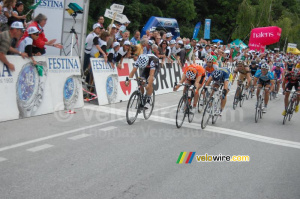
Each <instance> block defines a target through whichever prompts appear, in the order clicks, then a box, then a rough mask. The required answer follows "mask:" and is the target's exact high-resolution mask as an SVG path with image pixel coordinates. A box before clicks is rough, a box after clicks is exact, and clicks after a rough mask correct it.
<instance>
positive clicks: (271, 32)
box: [249, 26, 281, 46]
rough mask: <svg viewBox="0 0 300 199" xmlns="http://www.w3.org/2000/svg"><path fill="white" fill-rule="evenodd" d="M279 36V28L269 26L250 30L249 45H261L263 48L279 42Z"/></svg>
mask: <svg viewBox="0 0 300 199" xmlns="http://www.w3.org/2000/svg"><path fill="white" fill-rule="evenodd" d="M280 36H281V28H279V27H277V26H269V27H262V28H254V29H252V30H251V35H250V41H251V42H250V41H249V44H250V43H256V44H262V45H264V46H266V45H271V44H274V43H277V42H279V40H280ZM249 46H250V45H249Z"/></svg>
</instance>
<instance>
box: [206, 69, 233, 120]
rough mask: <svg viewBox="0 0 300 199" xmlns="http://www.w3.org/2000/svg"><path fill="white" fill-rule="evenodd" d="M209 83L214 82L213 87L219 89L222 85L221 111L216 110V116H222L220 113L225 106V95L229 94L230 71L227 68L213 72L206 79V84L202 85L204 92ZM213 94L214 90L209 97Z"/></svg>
mask: <svg viewBox="0 0 300 199" xmlns="http://www.w3.org/2000/svg"><path fill="white" fill-rule="evenodd" d="M211 81H214V84H213V87H214V88H219V87H220V85H221V84H224V86H223V91H222V95H223V97H222V100H221V109H220V110H217V112H216V114H218V115H220V116H221V115H222V111H223V110H224V107H225V105H226V100H227V97H226V95H227V93H228V92H229V81H230V71H229V69H228V68H219V69H218V70H215V71H214V72H213V73H212V75H211V76H210V77H209V78H208V80H207V82H206V83H205V85H204V90H206V89H207V88H206V86H208V85H209V84H210V82H211ZM213 94H214V90H212V93H211V95H210V96H212V95H213Z"/></svg>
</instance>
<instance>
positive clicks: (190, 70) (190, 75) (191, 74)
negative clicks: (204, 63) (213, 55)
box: [185, 65, 198, 80]
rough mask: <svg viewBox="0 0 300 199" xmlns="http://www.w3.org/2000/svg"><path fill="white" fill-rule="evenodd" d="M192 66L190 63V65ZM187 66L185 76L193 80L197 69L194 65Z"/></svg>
mask: <svg viewBox="0 0 300 199" xmlns="http://www.w3.org/2000/svg"><path fill="white" fill-rule="evenodd" d="M191 66H192V65H191ZM191 66H189V68H188V69H187V70H186V74H185V75H186V78H187V79H190V80H194V79H196V77H197V73H198V72H197V69H196V68H194V67H191Z"/></svg>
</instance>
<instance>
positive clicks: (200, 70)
mask: <svg viewBox="0 0 300 199" xmlns="http://www.w3.org/2000/svg"><path fill="white" fill-rule="evenodd" d="M190 67H192V68H195V69H196V70H197V76H196V78H197V77H199V76H205V69H204V68H203V67H202V66H200V65H197V64H192V65H189V66H188V67H185V69H184V71H183V72H184V74H186V71H187V70H188V69H189V68H190Z"/></svg>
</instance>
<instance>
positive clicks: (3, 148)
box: [0, 106, 124, 152]
mask: <svg viewBox="0 0 300 199" xmlns="http://www.w3.org/2000/svg"><path fill="white" fill-rule="evenodd" d="M97 107H98V106H97ZM119 120H124V117H122V118H118V119H115V120H110V121H107V122H103V123H100V124H94V125H90V126H85V127H81V128H78V129H73V130H70V131H65V132H62V133H57V134H54V135H50V136H46V137H42V138H38V139H34V140H29V141H26V142H21V143H18V144H13V145H10V146H6V147H2V148H0V152H1V151H6V150H9V149H14V148H18V147H22V146H26V145H28V144H33V143H37V142H41V141H45V140H49V139H52V138H56V137H60V136H64V135H68V134H72V133H76V132H78V131H83V130H86V129H90V128H94V127H97V126H102V125H105V124H110V123H114V122H116V121H119Z"/></svg>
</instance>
